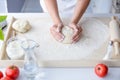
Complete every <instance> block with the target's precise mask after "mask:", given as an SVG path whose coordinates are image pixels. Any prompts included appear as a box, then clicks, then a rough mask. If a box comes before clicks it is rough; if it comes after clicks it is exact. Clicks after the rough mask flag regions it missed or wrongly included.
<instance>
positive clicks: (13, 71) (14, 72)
mask: <svg viewBox="0 0 120 80" xmlns="http://www.w3.org/2000/svg"><path fill="white" fill-rule="evenodd" d="M19 73H20V71H19V68H18V67H17V66H15V65H11V66H9V67H8V68H7V69H6V71H5V74H6V76H7V77H10V78H11V79H17V77H18V76H19Z"/></svg>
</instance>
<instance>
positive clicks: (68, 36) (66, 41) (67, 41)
mask: <svg viewBox="0 0 120 80" xmlns="http://www.w3.org/2000/svg"><path fill="white" fill-rule="evenodd" d="M73 33H74V31H73V29H71V28H70V27H68V26H64V27H63V29H62V34H63V35H64V36H65V38H64V40H63V41H62V43H64V44H71V43H72V36H73Z"/></svg>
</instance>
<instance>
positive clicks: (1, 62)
mask: <svg viewBox="0 0 120 80" xmlns="http://www.w3.org/2000/svg"><path fill="white" fill-rule="evenodd" d="M43 15H44V14H42V15H41V19H42V18H44V16H43ZM10 16H13V15H10ZM16 16H19V15H16ZM16 16H14V17H13V18H11V19H12V20H11V21H10V22H9V25H8V28H7V32H6V36H5V40H4V43H3V45H2V49H1V53H0V66H7V65H10V64H15V65H18V66H20V67H22V66H23V64H24V60H9V59H8V57H7V54H6V43H7V40H8V39H9V38H10V37H11V36H12V34H13V29H12V24H13V22H14V21H15V19H16V18H19V17H16ZM29 17H30V16H29ZM47 17H48V16H47ZM26 18H28V17H26ZM36 18H37V17H36ZM48 18H50V17H48ZM30 19H32V17H30ZM37 19H39V18H37ZM99 19H100V20H104V22H105V24H108V22H109V20H110V18H108V17H107V18H99ZM103 46H104V45H103ZM106 47H107V46H105V48H106ZM103 51H105V50H103ZM119 61H120V60H119V59H117V60H116V59H112V60H106V61H104V60H102V59H99V58H98V59H97V58H94V59H93V58H91V59H80V60H48V61H47V60H46V61H44V60H41V61H38V63H39V64H41V63H42V64H43V66H44V67H94V66H95V65H96V64H98V63H105V64H107V65H108V66H111V67H120V62H119Z"/></svg>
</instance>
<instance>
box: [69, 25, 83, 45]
mask: <svg viewBox="0 0 120 80" xmlns="http://www.w3.org/2000/svg"><path fill="white" fill-rule="evenodd" d="M69 27H70V28H72V29H73V30H74V34H73V37H72V43H76V42H77V41H79V39H80V37H81V34H82V28H81V26H79V25H77V24H74V23H70V24H69Z"/></svg>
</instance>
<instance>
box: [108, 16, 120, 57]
mask: <svg viewBox="0 0 120 80" xmlns="http://www.w3.org/2000/svg"><path fill="white" fill-rule="evenodd" d="M109 26H110V39H111V41H113V46H114V50H115V55H116V56H118V55H119V54H120V50H119V47H120V44H119V43H120V28H119V23H118V21H117V19H116V17H115V16H114V17H112V19H111V21H110V23H109Z"/></svg>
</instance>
